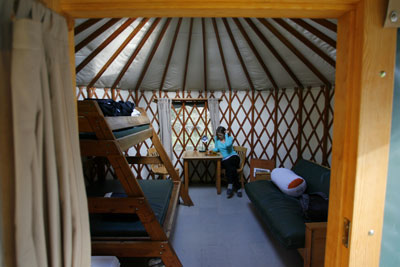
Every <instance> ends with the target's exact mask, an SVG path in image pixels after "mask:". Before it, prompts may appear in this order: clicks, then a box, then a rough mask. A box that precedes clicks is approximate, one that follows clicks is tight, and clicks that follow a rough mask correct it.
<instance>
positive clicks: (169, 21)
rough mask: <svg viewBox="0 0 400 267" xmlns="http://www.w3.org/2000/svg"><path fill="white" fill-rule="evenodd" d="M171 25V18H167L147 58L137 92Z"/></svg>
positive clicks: (136, 88) (137, 85)
mask: <svg viewBox="0 0 400 267" xmlns="http://www.w3.org/2000/svg"><path fill="white" fill-rule="evenodd" d="M170 23H171V18H167V21H166V22H165V23H164V25H163V27H162V30H161V32H160V34H159V35H158V37H157V40H156V42H155V43H154V44H153V48H152V49H151V51H150V54H149V55H148V57H147V60H146V63H145V64H144V67H143V69H142V73H141V74H140V76H139V79H138V81H137V83H136V87H135V91H137V90H139V87H140V85H142V81H143V79H144V76H145V75H146V72H147V70H148V68H149V66H150V63H151V61H152V60H153V57H154V55H155V53H156V51H157V49H158V46H159V45H160V43H161V40H162V39H163V37H164V34H165V32H166V31H167V29H168V26H169V24H170Z"/></svg>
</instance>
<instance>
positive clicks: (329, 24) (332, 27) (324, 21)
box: [311, 19, 337, 33]
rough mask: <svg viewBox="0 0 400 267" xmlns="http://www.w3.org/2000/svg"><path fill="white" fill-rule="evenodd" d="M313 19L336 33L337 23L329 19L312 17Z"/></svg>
mask: <svg viewBox="0 0 400 267" xmlns="http://www.w3.org/2000/svg"><path fill="white" fill-rule="evenodd" d="M311 20H312V21H314V22H316V23H318V24H319V25H321V26H323V27H325V28H327V29H328V30H331V31H333V32H334V33H337V25H336V24H335V23H333V22H330V21H329V20H327V19H311Z"/></svg>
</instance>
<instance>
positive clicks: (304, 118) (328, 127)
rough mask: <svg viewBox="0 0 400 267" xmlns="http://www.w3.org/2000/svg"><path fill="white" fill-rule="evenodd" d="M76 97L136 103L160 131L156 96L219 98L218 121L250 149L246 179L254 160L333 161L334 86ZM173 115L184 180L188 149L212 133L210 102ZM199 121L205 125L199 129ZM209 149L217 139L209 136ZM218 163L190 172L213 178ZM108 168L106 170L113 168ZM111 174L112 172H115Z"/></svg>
mask: <svg viewBox="0 0 400 267" xmlns="http://www.w3.org/2000/svg"><path fill="white" fill-rule="evenodd" d="M76 94H77V98H78V99H83V98H86V97H98V98H111V97H112V96H113V98H114V99H115V100H116V101H133V102H135V103H136V104H137V105H138V106H140V107H144V108H145V109H146V112H147V115H148V117H149V119H150V121H151V123H152V125H153V128H154V129H155V131H156V132H158V131H159V122H158V114H157V104H156V103H154V101H153V100H154V99H155V98H159V97H168V98H180V97H182V98H183V97H184V98H198V97H205V96H208V97H214V98H218V99H221V102H220V105H219V111H220V124H221V125H223V126H225V127H226V128H227V129H228V131H229V132H230V134H231V135H232V137H233V139H234V145H239V146H243V147H246V148H247V149H248V152H247V160H246V162H245V165H244V170H243V171H244V177H245V180H247V181H248V179H249V174H250V166H249V160H250V159H251V158H262V159H275V161H276V164H277V166H284V167H286V168H290V167H291V166H292V165H293V164H294V163H295V162H296V160H297V159H298V158H299V157H303V158H305V159H311V160H313V161H316V162H318V163H321V164H325V165H330V164H329V162H330V158H331V154H332V128H333V99H334V90H333V89H331V88H328V87H324V86H323V87H314V88H311V87H307V88H304V89H302V88H295V89H279V90H274V89H271V90H264V91H251V90H247V91H234V90H221V91H208V92H204V91H184V92H182V91H161V92H160V91H149V90H137V91H135V90H119V89H114V90H112V91H110V90H109V89H98V88H89V89H87V88H85V87H79V88H77V91H76ZM171 117H172V118H173V120H172V121H171V125H172V133H173V135H174V139H173V140H174V141H173V144H172V145H173V151H174V152H173V154H174V159H173V165H174V167H175V168H178V169H179V170H180V172H179V173H180V175H181V178H182V179H183V171H182V170H183V160H182V159H181V157H182V154H183V151H184V150H185V149H189V147H190V149H194V148H196V149H198V148H199V145H200V140H199V139H200V137H202V136H203V135H207V136H209V137H212V136H213V133H212V130H211V123H210V117H209V114H208V111H207V103H205V105H204V107H203V106H199V105H190V106H188V105H185V104H182V105H181V106H173V107H172V114H171ZM199 124H202V125H204V128H202V129H199V128H198V127H195V126H198V125H199ZM209 139H210V141H209V148H212V146H213V138H209ZM150 147H151V144H150V142H146V143H143V144H141V145H140V146H136V147H134V148H131V149H130V150H129V151H127V152H126V153H128V154H129V155H131V156H134V155H146V154H147V150H148V149H149V148H150ZM215 165H216V164H215V163H214V162H206V163H204V162H202V161H198V162H194V163H191V165H190V176H191V177H193V178H198V179H200V181H202V182H209V181H211V180H213V179H214V175H215V167H216V166H215ZM150 168H151V167H150V166H147V165H132V171H133V172H134V174H135V176H136V177H139V178H143V179H147V178H149V176H150V174H151V170H150ZM112 171H113V170H112V168H108V167H106V168H105V172H107V173H108V172H112ZM111 174H112V173H111Z"/></svg>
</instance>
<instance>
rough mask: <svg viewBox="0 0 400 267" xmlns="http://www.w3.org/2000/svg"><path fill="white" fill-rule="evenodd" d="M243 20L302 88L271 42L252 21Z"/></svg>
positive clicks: (248, 19) (301, 86)
mask: <svg viewBox="0 0 400 267" xmlns="http://www.w3.org/2000/svg"><path fill="white" fill-rule="evenodd" d="M245 21H246V22H247V24H249V26H250V27H251V28H252V29H253V31H254V32H255V33H256V34H257V36H258V38H260V39H261V41H262V42H263V43H264V45H265V46H266V47H268V49H269V50H270V51H271V53H272V54H273V55H274V57H275V58H276V59H277V60H278V61H279V63H280V64H281V65H282V67H283V68H284V69H285V70H286V72H287V73H288V74H289V76H290V77H291V78H292V80H293V81H294V82H295V83H296V84H297V86H298V87H300V88H303V87H304V86H303V85H302V84H301V82H300V80H299V78H297V76H296V74H294V72H293V71H292V69H291V68H290V67H289V65H288V64H287V63H286V62H285V60H284V59H283V58H282V57H281V56H280V54H279V53H278V51H277V50H276V49H275V48H274V47H273V46H272V44H271V43H270V42H269V41H268V39H267V38H266V37H265V36H264V35H263V34H262V32H261V31H260V30H259V29H258V28H257V26H256V25H255V24H254V22H253V21H252V20H251V19H250V18H245Z"/></svg>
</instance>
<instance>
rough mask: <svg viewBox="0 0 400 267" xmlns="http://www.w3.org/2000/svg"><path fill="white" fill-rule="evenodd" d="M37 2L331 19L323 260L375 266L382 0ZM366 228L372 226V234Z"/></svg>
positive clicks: (385, 76)
mask: <svg viewBox="0 0 400 267" xmlns="http://www.w3.org/2000/svg"><path fill="white" fill-rule="evenodd" d="M42 1H43V2H45V4H47V5H48V6H49V7H51V8H53V9H54V10H56V11H58V12H60V13H63V14H65V15H66V16H68V17H70V18H79V17H81V18H95V17H137V16H147V17H282V18H285V17H296V18H299V17H303V18H337V19H338V40H337V61H336V62H337V68H336V82H335V84H336V86H335V99H334V101H335V109H334V132H333V148H332V173H331V186H330V196H331V197H330V204H329V218H328V236H327V243H326V244H327V247H326V254H325V266H329V267H330V266H337V267H339V266H379V255H380V243H381V238H382V225H383V208H384V201H385V192H386V179H387V166H388V152H389V141H390V126H391V115H392V101H393V80H394V64H395V47H396V29H387V28H383V22H384V16H385V13H386V6H385V4H386V1H383V0H381V1H377V0H320V1H314V2H318V3H313V2H312V1H307V0H266V1H262V0H252V1H249V0H231V1H230V0H218V1H211V0H208V1H196V0H172V1H167V0H146V1H143V0H118V1H108V0H42ZM71 21H72V20H71ZM72 25H73V23H72ZM71 32H72V29H71ZM71 36H73V35H72V34H71ZM71 43H73V42H71ZM72 46H73V44H72ZM71 51H72V52H71V60H74V59H73V58H74V53H73V47H72V50H71ZM344 218H348V219H350V221H351V232H350V246H349V248H346V247H345V246H344V245H343V244H342V233H343V220H344ZM370 230H373V231H374V233H373V234H372V235H371V233H372V232H371V231H370Z"/></svg>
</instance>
